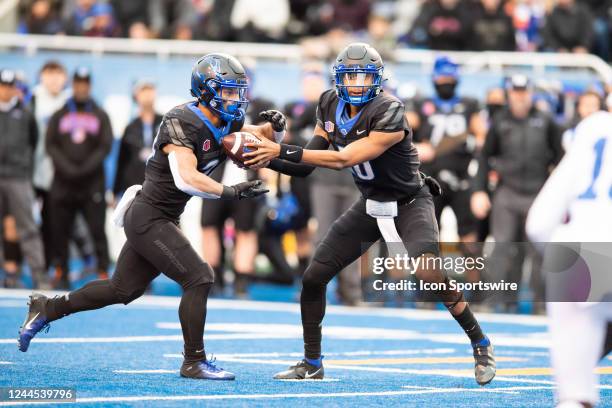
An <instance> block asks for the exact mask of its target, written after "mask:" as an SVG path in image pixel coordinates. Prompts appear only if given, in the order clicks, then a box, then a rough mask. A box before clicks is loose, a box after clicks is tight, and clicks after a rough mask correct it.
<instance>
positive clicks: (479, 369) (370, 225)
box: [245, 43, 495, 385]
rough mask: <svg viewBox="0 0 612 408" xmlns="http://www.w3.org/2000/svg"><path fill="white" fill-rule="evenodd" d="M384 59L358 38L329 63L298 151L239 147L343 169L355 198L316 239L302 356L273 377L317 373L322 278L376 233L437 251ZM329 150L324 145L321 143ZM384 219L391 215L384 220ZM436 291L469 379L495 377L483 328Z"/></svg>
mask: <svg viewBox="0 0 612 408" xmlns="http://www.w3.org/2000/svg"><path fill="white" fill-rule="evenodd" d="M383 70H384V65H383V61H382V59H381V57H380V54H379V53H378V52H377V51H376V50H375V49H374V48H372V47H371V46H369V45H367V44H364V43H354V44H351V45H349V46H348V47H346V48H345V49H344V50H343V51H342V52H340V54H339V55H338V57H337V58H336V62H335V65H334V67H333V71H334V77H335V89H330V90H328V91H326V92H324V93H323V94H322V95H321V97H320V99H319V104H318V107H317V123H316V127H315V130H314V136H313V138H312V139H311V140H310V141H309V142H308V144H307V145H306V147H305V148H302V147H300V146H292V145H286V144H278V143H274V142H271V141H266V140H264V141H263V144H262V145H258V146H255V145H254V144H248V143H247V147H254V148H257V150H255V151H253V152H250V153H246V154H245V156H248V157H250V160H248V161H246V162H245V164H246V165H263V164H264V163H266V162H267V161H269V160H272V162H271V163H270V165H269V166H270V168H272V169H273V170H276V171H280V172H283V173H287V174H291V175H302V176H305V175H307V174H309V173H310V172H312V170H313V169H314V167H315V166H320V167H327V168H332V169H337V170H339V169H343V168H351V170H352V173H353V179H354V181H355V184H356V185H357V187H358V188H359V190H360V191H361V195H362V197H361V198H359V199H358V200H357V201H356V202H355V203H354V204H353V206H352V207H351V208H349V209H348V210H347V211H346V212H345V213H344V214H343V215H342V216H341V217H340V218H339V219H338V220H336V222H335V223H334V224H333V225H332V227H331V229H330V230H329V232H328V233H327V235H326V236H325V238H324V239H323V241H322V242H321V243H320V244H319V246H318V248H317V249H316V251H315V254H314V257H313V260H312V262H311V264H310V265H309V266H308V268H307V269H306V271H305V273H304V276H303V280H302V286H303V288H302V294H301V298H300V303H301V311H302V326H303V330H304V333H303V334H304V350H305V356H304V359H303V360H302V361H300V362H299V363H298V364H297V365H295V366H292V367H290V368H289V369H288V370H287V371H283V372H281V373H278V374H277V375H276V376H275V378H277V379H321V378H323V375H324V372H323V365H322V355H321V323H322V320H323V317H324V315H325V292H326V287H327V284H328V283H329V281H330V280H331V279H332V278H333V277H334V276H335V275H336V274H337V273H338V272H339V271H341V270H342V269H343V268H344V267H346V266H347V265H349V264H350V263H351V262H353V261H354V260H356V259H357V258H358V257H359V256H361V254H362V253H363V252H365V251H366V250H367V248H368V247H369V246H370V245H371V244H372V243H374V242H376V241H378V239H379V238H381V235H382V236H383V237H384V238H385V241H387V242H403V244H404V245H405V247H406V249H407V250H408V254H410V256H411V257H419V256H421V255H422V256H424V257H435V256H437V255H438V254H439V242H438V240H439V234H438V224H437V222H436V219H435V216H434V204H433V195H438V194H440V186H439V185H438V184H437V182H436V181H435V180H434V179H432V178H431V177H424V176H423V175H422V174H421V173H420V172H419V158H418V154H417V150H416V148H415V146H414V144H413V143H412V133H411V131H410V128H409V126H408V122H407V120H406V118H405V112H404V105H403V104H402V102H400V101H399V100H398V99H397V98H395V97H393V96H389V95H386V94H385V93H382V92H381V83H382V79H383ZM329 146H332V148H333V150H332V151H329V150H328V147H329ZM389 221H391V222H389ZM416 276H417V278H418V279H422V280H424V281H426V282H436V283H443V282H446V283H448V278H447V277H445V275H444V273H443V272H442V271H440V270H437V269H433V268H431V269H426V268H422V269H420V270H418V271H416ZM446 288H447V290H441V291H439V292H438V293H437V294H438V298H439V299H440V300H441V301H443V302H444V304H445V305H446V307H447V308H448V310H449V311H450V313H451V314H452V315H453V317H454V318H455V319H456V320H457V322H458V323H459V324H460V325H461V327H462V328H463V329H464V331H465V332H466V334H467V335H468V337H469V339H470V341H471V343H472V346H473V349H474V358H475V361H476V364H475V375H476V381H477V382H478V383H479V384H481V385H485V384H488V383H489V382H490V381H491V380H492V379H493V377H494V376H495V359H494V357H493V347H492V345H491V342H490V341H489V339H488V338H487V337H486V336H485V335H484V334H483V332H482V330H481V328H480V326H479V324H478V322H477V321H476V318H475V317H474V315H473V314H472V312H471V311H470V308H469V306H468V304H467V303H466V302H465V301H464V298H463V294H462V293H461V292H457V291H454V290H452V289H451V288H450V285H446Z"/></svg>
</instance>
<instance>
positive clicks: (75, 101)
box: [46, 67, 113, 289]
mask: <svg viewBox="0 0 612 408" xmlns="http://www.w3.org/2000/svg"><path fill="white" fill-rule="evenodd" d="M72 89H73V96H72V97H71V98H70V99H68V101H67V102H66V104H65V105H64V106H63V107H62V108H61V109H60V110H59V111H57V112H56V113H55V114H54V115H53V116H52V117H51V119H50V120H49V126H48V129H47V137H46V147H47V151H48V153H49V156H51V160H52V161H53V166H54V167H55V177H54V179H53V184H52V185H51V191H50V192H49V197H50V202H51V213H52V214H53V221H52V222H53V228H52V231H53V237H54V239H55V240H56V245H55V251H54V252H55V254H54V264H55V266H56V275H55V278H56V279H55V284H56V287H58V288H61V289H67V288H69V286H70V284H69V281H68V240H69V238H70V236H71V234H72V230H73V225H74V219H75V216H76V215H77V213H81V214H83V215H84V217H85V220H86V222H87V226H88V227H89V232H90V234H91V236H92V238H93V240H94V246H95V252H96V258H97V262H98V276H99V278H101V279H105V278H106V277H108V274H107V269H108V263H109V259H108V244H107V241H106V235H105V232H104V223H105V219H106V202H105V197H104V192H105V179H104V159H105V158H106V155H107V154H108V153H109V151H110V148H111V144H112V141H113V133H112V129H111V124H110V120H109V118H108V115H107V114H106V112H104V111H103V110H102V109H101V108H99V107H98V105H97V104H96V102H95V101H94V100H93V99H92V98H91V73H90V72H89V70H88V69H86V68H83V67H81V68H78V69H77V70H76V71H75V74H74V77H73V81H72Z"/></svg>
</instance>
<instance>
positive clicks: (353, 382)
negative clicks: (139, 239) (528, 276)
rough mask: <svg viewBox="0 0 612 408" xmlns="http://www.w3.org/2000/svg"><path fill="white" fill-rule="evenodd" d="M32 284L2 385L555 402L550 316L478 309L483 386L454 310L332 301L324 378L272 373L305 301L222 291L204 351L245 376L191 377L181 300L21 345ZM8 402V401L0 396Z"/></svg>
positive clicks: (100, 399) (296, 330)
mask: <svg viewBox="0 0 612 408" xmlns="http://www.w3.org/2000/svg"><path fill="white" fill-rule="evenodd" d="M27 294H28V292H27V291H12V292H9V291H5V290H0V387H6V386H19V387H33V386H45V387H60V386H61V387H75V388H76V389H77V396H78V401H79V402H81V403H83V404H85V403H88V404H89V405H91V404H94V403H95V404H98V405H101V404H104V405H108V406H111V405H112V406H127V405H129V406H134V405H136V406H146V407H149V406H159V407H161V406H164V407H166V406H186V405H190V406H191V405H203V406H213V405H214V406H223V407H225V406H249V407H251V406H257V407H280V406H295V405H296V404H305V403H306V401H305V400H304V398H308V403H312V404H314V405H315V406H325V407H329V406H381V405H383V404H384V405H385V406H386V407H395V406H398V407H399V406H401V407H406V406H419V407H438V406H439V407H491V406H493V407H546V406H552V405H553V386H554V385H553V383H552V378H551V376H550V370H549V368H548V367H550V365H549V358H548V351H547V348H546V346H547V338H546V337H547V335H546V321H545V320H544V319H543V318H541V317H528V316H507V315H480V320H481V323H482V325H483V326H484V328H485V329H486V331H487V333H488V334H489V336H490V337H491V339H492V340H493V342H494V344H495V345H496V348H497V357H498V369H499V371H498V376H497V377H496V379H495V380H494V381H493V383H491V384H489V385H488V386H487V387H484V388H481V387H479V386H478V385H477V384H476V383H475V381H474V379H473V373H472V366H473V360H472V357H471V354H470V350H469V346H468V344H467V341H466V339H465V336H464V335H463V334H462V333H461V332H460V331H459V329H458V327H457V325H456V323H455V322H454V321H452V320H451V319H449V317H448V316H447V314H446V312H438V311H420V310H408V309H365V308H345V307H339V306H331V307H329V308H328V314H327V316H326V319H325V327H324V331H323V333H324V342H323V349H324V354H326V358H325V362H326V375H327V378H326V380H324V381H318V382H317V381H308V382H280V381H274V380H272V378H271V377H272V375H273V374H274V373H275V372H276V371H279V370H281V369H283V368H285V367H286V366H287V365H288V364H292V363H294V362H296V361H297V360H299V359H300V356H301V353H300V351H301V347H302V345H301V344H302V342H301V326H300V320H299V311H298V306H297V305H296V304H288V303H271V302H268V303H264V302H248V301H234V300H218V299H212V300H211V301H210V302H209V313H208V323H207V328H206V336H205V339H206V349H207V351H208V352H209V353H211V352H212V353H214V354H215V355H216V357H217V358H218V361H219V362H220V365H221V366H222V367H224V368H227V369H229V370H231V371H233V372H235V373H236V374H237V380H236V381H235V382H212V381H197V380H188V379H182V378H180V377H179V376H178V367H179V366H180V363H181V359H180V358H181V356H180V352H181V347H182V337H181V332H180V328H179V323H178V316H177V307H178V298H173V297H144V298H142V299H140V300H138V301H136V302H134V303H133V304H131V305H129V306H113V307H110V308H106V309H103V310H98V311H92V312H86V313H81V314H77V315H73V316H69V317H67V318H65V319H64V320H62V321H59V322H55V323H54V324H52V327H51V330H50V331H49V333H47V334H40V335H39V337H37V338H36V339H35V340H34V341H33V343H32V345H31V347H30V350H29V351H28V352H27V353H25V354H24V353H21V352H19V351H18V350H17V347H16V334H17V330H18V327H19V325H20V324H21V322H22V320H23V317H24V313H25V310H26V307H25V304H26V300H25V298H26V296H27ZM599 370H600V371H602V372H603V373H604V374H603V375H602V376H601V379H602V384H603V388H602V389H601V395H602V404H601V406H612V360H611V359H610V358H609V357H608V359H606V360H605V361H604V362H602V364H601V367H600V368H599ZM0 405H4V403H2V402H0Z"/></svg>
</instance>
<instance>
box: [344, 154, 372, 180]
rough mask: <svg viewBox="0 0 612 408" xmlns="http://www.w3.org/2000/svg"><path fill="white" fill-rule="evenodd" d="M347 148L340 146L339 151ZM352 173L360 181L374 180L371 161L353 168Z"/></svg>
mask: <svg viewBox="0 0 612 408" xmlns="http://www.w3.org/2000/svg"><path fill="white" fill-rule="evenodd" d="M345 147H346V146H338V149H339V150H343V149H344V148H345ZM351 171H352V172H353V174H354V175H355V177H357V178H358V179H360V180H366V181H367V180H374V169H372V165H371V164H370V162H369V161H366V162H363V163H359V164H356V165H354V166H353V167H351Z"/></svg>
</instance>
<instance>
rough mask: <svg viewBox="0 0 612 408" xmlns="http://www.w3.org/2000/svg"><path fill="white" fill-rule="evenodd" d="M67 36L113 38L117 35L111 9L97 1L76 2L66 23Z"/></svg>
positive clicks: (116, 27) (81, 0)
mask: <svg viewBox="0 0 612 408" xmlns="http://www.w3.org/2000/svg"><path fill="white" fill-rule="evenodd" d="M66 33H67V34H68V35H80V36H87V37H114V36H116V35H118V34H119V27H118V26H117V24H116V22H115V17H114V15H113V8H112V6H111V5H110V4H107V3H104V2H101V1H97V0H77V2H76V7H75V8H74V9H73V10H72V12H71V13H70V15H69V17H68V20H67V21H66Z"/></svg>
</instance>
